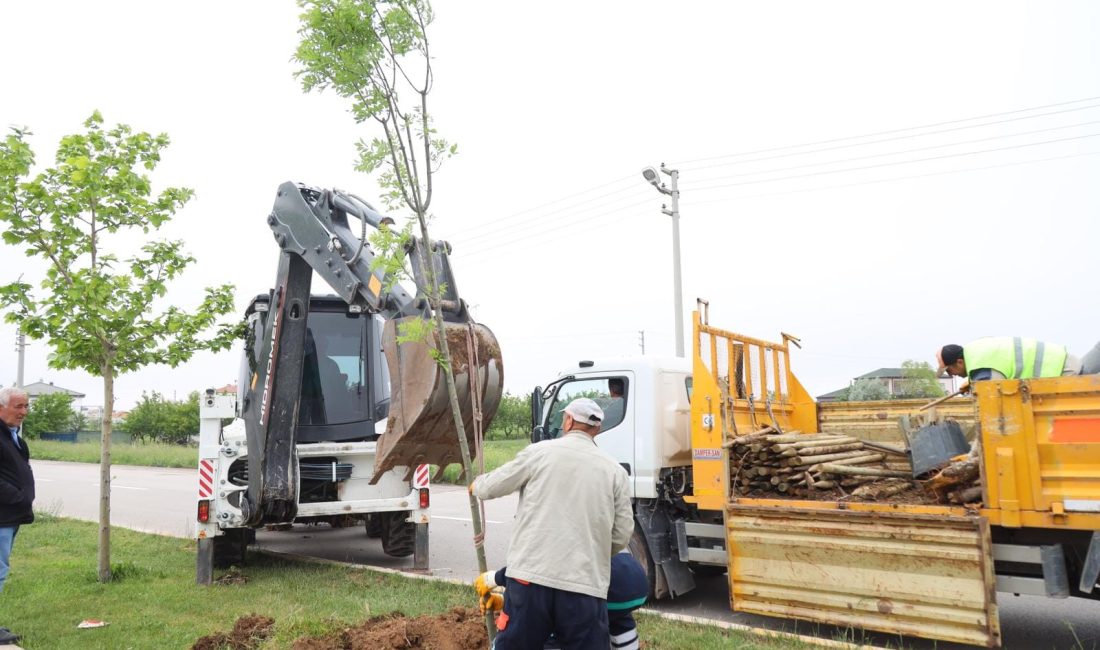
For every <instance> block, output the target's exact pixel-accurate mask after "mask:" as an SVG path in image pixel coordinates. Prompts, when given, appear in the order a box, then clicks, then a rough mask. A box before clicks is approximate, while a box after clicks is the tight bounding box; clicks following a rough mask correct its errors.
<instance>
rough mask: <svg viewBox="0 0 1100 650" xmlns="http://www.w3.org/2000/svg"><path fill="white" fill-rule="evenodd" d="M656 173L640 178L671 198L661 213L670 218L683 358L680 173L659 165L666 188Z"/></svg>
mask: <svg viewBox="0 0 1100 650" xmlns="http://www.w3.org/2000/svg"><path fill="white" fill-rule="evenodd" d="M657 171H658V170H657V168H655V167H646V168H645V169H643V170H642V178H644V179H646V182H648V183H649V184H650V185H652V186H653V187H655V188H657V191H658V192H660V193H661V194H667V195H669V196H671V197H672V209H671V210H669V209H668V208H667V207H666V206H665V205H664V204H661V212H663V213H664V214H667V215H668V216H670V217H672V274H673V278H672V284H673V289H672V290H673V301H674V303H675V309H676V356H678V357H682V356H684V298H683V291H682V289H681V287H680V190H679V188H678V183H679V181H680V172H679V171H678V170H675V169H669V168H667V167H665V164H664V163H661V169H660V172H661V174H665V175H667V176H668V177H669V178H671V181H670V182H671V185H672V187H666V186H665V184H664V183H662V182H661V177H660V175H659V174H658V173H657Z"/></svg>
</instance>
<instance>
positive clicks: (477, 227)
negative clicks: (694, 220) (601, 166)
mask: <svg viewBox="0 0 1100 650" xmlns="http://www.w3.org/2000/svg"><path fill="white" fill-rule="evenodd" d="M632 178H634V176H633V174H632V175H630V176H624V177H621V178H618V179H616V180H613V181H609V182H607V183H604V184H602V185H597V186H595V187H592V188H589V189H587V190H582V191H580V192H575V193H573V194H568V195H566V196H563V197H561V198H558V199H554V200H553V201H548V202H546V203H543V204H542V205H538V206H535V207H533V208H526V209H524V210H520V211H519V212H514V213H512V214H509V215H507V216H504V217H498V218H496V219H492V220H490V221H487V222H486V223H484V224H475V225H473V226H470V227H469V228H468V229H467V230H471V231H476V230H483V229H486V228H494V227H496V226H498V225H499V224H500V222H502V221H509V220H511V219H515V218H516V217H520V216H523V215H525V214H528V213H531V212H535V211H538V210H541V209H543V208H546V207H549V206H551V205H555V204H558V203H561V202H562V201H568V200H569V199H572V198H574V197H578V196H582V195H584V194H588V193H590V192H594V191H596V190H599V189H603V188H605V187H610V186H612V185H616V184H618V183H622V182H624V181H626V180H629V179H632ZM630 189H633V188H623V189H621V190H615V191H613V192H606V193H604V194H600V195H598V196H594V197H590V198H588V199H585V200H583V201H579V202H577V203H575V204H572V205H569V206H563V207H561V208H558V209H557V210H554V211H551V212H549V213H546V214H556V213H558V212H561V211H563V210H567V209H569V208H570V207H573V206H577V205H584V204H585V203H589V202H591V201H595V200H597V199H602V198H604V197H608V196H613V195H615V194H621V193H622V192H625V191H627V190H630ZM543 216H545V215H535V216H533V217H531V218H530V219H525V220H524V221H525V222H526V221H533V220H538V219H540V218H542V217H543Z"/></svg>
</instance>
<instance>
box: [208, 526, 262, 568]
mask: <svg viewBox="0 0 1100 650" xmlns="http://www.w3.org/2000/svg"><path fill="white" fill-rule="evenodd" d="M255 539H256V531H254V530H252V529H251V528H233V529H230V530H227V531H225V534H224V535H218V536H217V537H215V538H214V539H213V542H214V568H215V569H228V568H229V567H231V566H234V565H240V564H244V559H245V554H246V552H247V549H248V545H249V544H250V543H252V542H253V541H254V540H255Z"/></svg>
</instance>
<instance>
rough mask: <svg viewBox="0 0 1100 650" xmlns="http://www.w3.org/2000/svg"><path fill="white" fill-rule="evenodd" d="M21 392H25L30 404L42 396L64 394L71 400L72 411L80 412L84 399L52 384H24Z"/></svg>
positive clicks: (81, 395)
mask: <svg viewBox="0 0 1100 650" xmlns="http://www.w3.org/2000/svg"><path fill="white" fill-rule="evenodd" d="M23 390H25V391H27V397H28V399H29V401H30V403H31V404H34V400H36V399H38V398H39V397H41V396H42V395H52V394H54V393H66V394H68V395H69V397H71V398H73V410H74V411H80V410H81V402H82V401H83V399H84V398H85V397H86V395H84V393H80V392H77V391H75V390H69V389H68V388H62V387H60V386H54V385H53V382H52V381H51V382H49V383H47V382H44V381H36V382H34V383H33V384H25V385H24V386H23Z"/></svg>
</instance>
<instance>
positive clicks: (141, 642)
mask: <svg viewBox="0 0 1100 650" xmlns="http://www.w3.org/2000/svg"><path fill="white" fill-rule="evenodd" d="M111 557H112V561H113V562H112V565H113V566H114V567H115V569H114V574H115V576H116V578H117V579H116V580H115V581H114V582H112V583H110V584H106V585H104V584H100V583H98V582H96V580H95V563H96V559H95V558H96V525H95V524H93V523H89V522H80V521H74V520H69V519H61V518H57V517H52V516H49V515H39V519H38V521H37V522H36V523H34V524H32V525H30V526H25V527H23V528H21V529H20V531H19V538H18V540H17V541H16V544H15V550H14V552H13V554H12V574H11V575H10V576H9V578H8V581H7V584H6V585H5V587H4V593H3V595H2V597H0V607H2V609H0V616H2V620H0V624H2V625H4V626H6V627H10V628H11V629H13V630H16V631H17V632H18V633H19V634H22V635H23V641H22V642H21V643H22V645H23V647H25V648H27V649H28V650H36V649H44V648H50V649H53V648H60V649H62V650H64V649H66V648H89V649H94V648H111V649H115V648H135V649H141V648H189V647H190V646H191V644H192V643H194V641H195V640H196V639H198V638H199V637H200V636H203V635H206V634H211V633H214V632H221V631H228V630H229V629H230V628H231V627H232V625H233V622H234V621H235V620H236V619H237V618H238V617H240V616H244V615H248V614H252V613H256V614H262V615H266V616H271V617H272V618H274V619H275V635H274V637H273V639H272V640H271V641H269V642H268V643H267V644H266V645H264V646H263V648H265V649H271V648H286V647H289V646H290V645H291V643H292V642H293V641H294V640H295V639H297V638H299V637H301V636H303V635H319V634H325V633H330V632H333V631H336V630H339V629H341V628H342V627H343V626H345V625H347V624H351V623H356V622H359V621H362V620H363V619H365V618H368V617H370V616H377V615H380V614H385V613H389V612H394V611H399V612H403V613H404V614H406V615H409V616H417V615H422V614H438V613H443V612H446V611H448V610H449V609H450V608H452V607H455V606H466V607H472V606H474V605H475V602H476V601H475V597H474V594H473V591H472V589H470V588H467V587H462V586H459V585H452V584H449V583H442V582H431V581H424V580H416V579H412V578H404V577H401V576H394V575H390V574H385V573H378V572H374V571H370V570H368V569H357V568H355V569H353V568H345V567H335V566H330V565H322V564H307V563H296V562H291V561H287V560H284V559H277V558H270V557H266V556H262V555H256V554H253V555H252V556H251V559H250V562H249V564H248V565H247V566H245V567H244V568H243V573H244V574H245V575H246V576H248V578H249V580H248V582H247V583H245V584H237V585H215V586H212V587H199V586H197V585H195V583H194V570H195V543H194V541H192V540H183V539H175V538H170V537H160V536H157V535H146V534H143V533H137V532H134V531H130V530H125V529H118V528H116V529H112V556H111ZM88 618H95V619H100V620H104V621H107V622H108V623H109V625H108V626H107V627H104V628H98V629H90V630H80V629H77V627H76V625H77V624H78V623H79V622H80V621H81V620H84V619H88ZM639 631H640V633H641V636H642V638H643V639H645V641H646V643H647V646H646V647H648V648H650V649H669V650H671V649H674V648H687V647H690V648H693V650H709V649H711V648H713V649H715V650H718V649H719V648H722V649H728V648H746V649H749V648H772V649H776V648H778V649H784V648H799V647H804V646H802V645H801V644H798V643H797V642H794V641H786V640H775V639H765V638H759V637H755V636H752V635H745V634H742V633H739V632H728V631H722V630H717V629H713V628H709V627H704V626H699V625H689V624H684V623H678V622H671V621H666V620H663V619H660V618H657V617H654V616H642V617H640V619H639Z"/></svg>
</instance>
